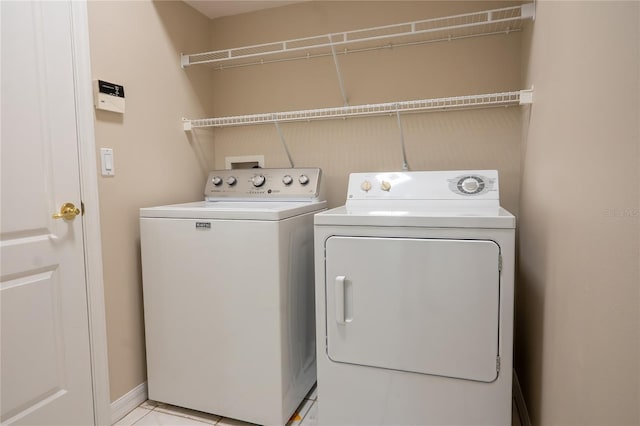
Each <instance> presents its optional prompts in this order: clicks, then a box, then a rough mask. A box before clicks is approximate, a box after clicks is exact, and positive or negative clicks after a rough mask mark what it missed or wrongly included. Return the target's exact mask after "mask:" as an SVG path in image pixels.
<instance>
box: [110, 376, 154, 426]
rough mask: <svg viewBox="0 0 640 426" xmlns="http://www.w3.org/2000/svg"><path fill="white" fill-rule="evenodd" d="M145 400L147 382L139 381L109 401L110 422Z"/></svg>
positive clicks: (121, 416) (115, 420)
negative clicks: (124, 392) (133, 386)
mask: <svg viewBox="0 0 640 426" xmlns="http://www.w3.org/2000/svg"><path fill="white" fill-rule="evenodd" d="M146 400H147V382H143V383H140V384H139V385H138V386H136V387H135V388H133V389H131V390H130V391H129V392H127V393H126V394H124V395H122V396H121V397H120V398H118V399H116V400H115V401H113V402H112V403H111V424H114V423H115V422H117V421H118V420H120V419H121V418H123V417H124V416H126V415H127V414H128V413H129V412H130V411H131V410H133V409H134V408H136V407H137V406H138V405H140V404H142V403H143V402H145V401H146Z"/></svg>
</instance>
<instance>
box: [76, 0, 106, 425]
mask: <svg viewBox="0 0 640 426" xmlns="http://www.w3.org/2000/svg"><path fill="white" fill-rule="evenodd" d="M70 3H71V22H72V29H71V31H72V40H73V70H74V85H75V91H76V93H75V97H76V119H77V125H78V128H77V133H78V148H79V158H78V161H79V163H80V190H81V196H82V201H83V203H84V209H85V211H84V214H83V218H82V220H83V229H84V232H83V235H84V257H85V271H86V272H85V273H86V286H87V305H88V310H89V312H88V314H89V339H90V346H91V375H92V384H93V406H94V422H95V424H96V425H111V423H112V419H111V404H110V401H111V398H110V391H109V362H108V351H107V327H106V317H105V299H104V283H103V276H102V242H101V237H100V210H99V197H98V171H97V165H96V146H95V145H96V143H95V130H94V119H93V86H92V81H91V57H90V54H89V20H88V16H87V4H86V1H70Z"/></svg>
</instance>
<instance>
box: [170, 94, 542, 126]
mask: <svg viewBox="0 0 640 426" xmlns="http://www.w3.org/2000/svg"><path fill="white" fill-rule="evenodd" d="M531 103H533V89H526V90H518V91H513V92H501V93H488V94H482V95H468V96H453V97H448V98H434V99H422V100H414V101H402V102H387V103H381V104H368V105H352V106H343V107H333V108H319V109H310V110H300V111H286V112H274V113H265V114H252V115H238V116H232V117H218V118H202V119H188V118H183V119H182V122H183V127H184V130H185V131H191V130H192V129H195V128H205V127H231V126H249V125H254V124H266V123H276V122H277V123H286V122H294V121H313V120H330V119H337V118H350V117H366V116H376V115H389V114H398V113H404V112H407V113H408V112H427V111H448V110H461V109H472V108H488V107H498V106H510V105H524V104H531Z"/></svg>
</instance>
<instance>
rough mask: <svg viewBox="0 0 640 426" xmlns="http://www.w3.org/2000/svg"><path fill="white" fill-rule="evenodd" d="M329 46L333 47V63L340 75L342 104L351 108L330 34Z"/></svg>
mask: <svg viewBox="0 0 640 426" xmlns="http://www.w3.org/2000/svg"><path fill="white" fill-rule="evenodd" d="M329 44H330V45H331V55H332V56H333V63H334V64H335V66H336V73H337V74H338V84H339V85H340V94H341V95H342V102H343V103H344V106H349V102H348V101H347V94H346V92H345V91H344V84H343V82H342V72H340V64H339V63H338V56H337V55H336V47H335V46H334V44H333V39H332V38H331V34H329Z"/></svg>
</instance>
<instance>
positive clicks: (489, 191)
mask: <svg viewBox="0 0 640 426" xmlns="http://www.w3.org/2000/svg"><path fill="white" fill-rule="evenodd" d="M390 200H396V201H399V200H403V201H406V202H409V203H427V202H428V205H429V206H436V207H437V206H440V205H441V206H445V207H446V206H448V205H453V204H452V203H454V204H455V205H458V206H462V205H463V204H464V205H466V204H467V203H473V205H474V206H476V207H478V206H480V204H482V205H486V206H493V205H495V206H499V201H500V194H499V187H498V172H497V171H496V170H453V171H434V172H409V171H402V172H372V173H352V174H351V175H350V176H349V188H348V191H347V205H349V204H356V203H366V204H371V203H377V202H386V201H390Z"/></svg>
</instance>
